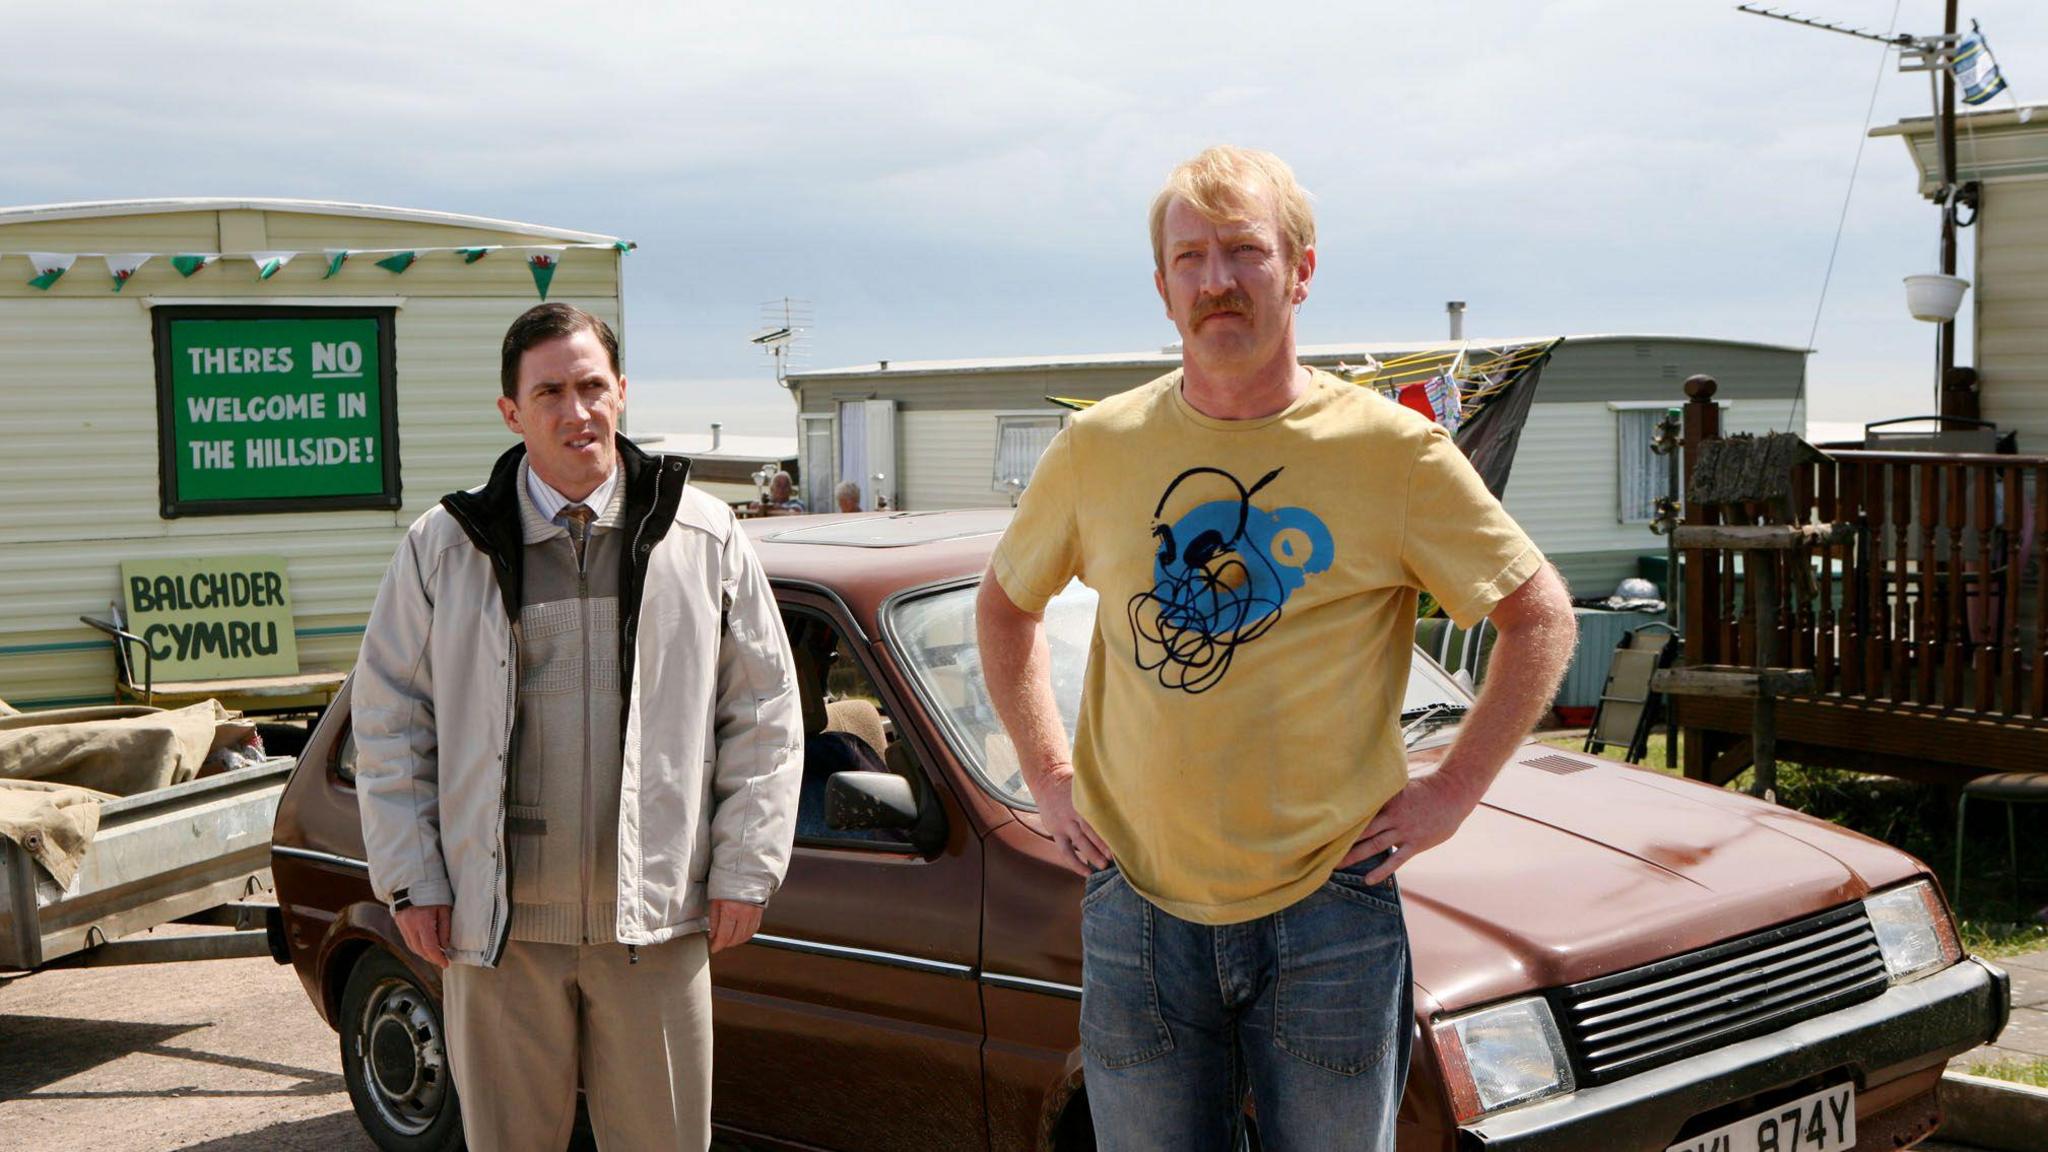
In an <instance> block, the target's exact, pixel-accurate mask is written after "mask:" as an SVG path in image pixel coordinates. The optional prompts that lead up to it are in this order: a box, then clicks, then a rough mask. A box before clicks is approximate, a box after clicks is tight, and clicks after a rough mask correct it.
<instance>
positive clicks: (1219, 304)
mask: <svg viewBox="0 0 2048 1152" xmlns="http://www.w3.org/2000/svg"><path fill="white" fill-rule="evenodd" d="M1218 312H1235V313H1237V314H1239V315H1241V316H1243V317H1244V318H1246V319H1247V320H1249V319H1250V318H1251V315H1252V298H1251V297H1249V296H1247V295H1245V294H1244V293H1243V292H1239V291H1230V292H1226V293H1224V294H1223V295H1221V296H1209V297H1205V298H1203V299H1200V300H1197V301H1195V312H1194V315H1193V316H1192V317H1191V318H1190V319H1189V321H1188V327H1190V328H1198V327H1200V326H1201V323H1202V321H1204V320H1207V319H1208V318H1209V317H1211V316H1214V315H1215V314H1216V313H1218Z"/></svg>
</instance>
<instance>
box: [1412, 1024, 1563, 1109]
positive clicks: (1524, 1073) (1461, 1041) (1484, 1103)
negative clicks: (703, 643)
mask: <svg viewBox="0 0 2048 1152" xmlns="http://www.w3.org/2000/svg"><path fill="white" fill-rule="evenodd" d="M1435 1032H1436V1045H1437V1052H1438V1054H1439V1055H1440V1056H1441V1057H1442V1058H1443V1066H1444V1076H1445V1080H1446V1083H1447V1087H1448V1088H1449V1089H1450V1094H1451V1108H1452V1111H1454V1112H1455V1113H1457V1117H1458V1123H1460V1124H1463V1123H1465V1122H1467V1121H1470V1120H1475V1119H1477V1118H1479V1117H1481V1116H1484V1115H1486V1114H1487V1113H1489V1112H1497V1111H1499V1110H1500V1109H1502V1108H1506V1107H1507V1106H1509V1105H1510V1104H1523V1103H1527V1102H1528V1101H1531V1100H1541V1099H1543V1098H1545V1097H1547V1096H1561V1095H1563V1094H1564V1093H1567V1092H1570V1091H1571V1090H1572V1067H1571V1062H1570V1061H1569V1060H1568V1059H1566V1057H1565V1052H1564V1040H1563V1038H1562V1037H1560V1036H1559V1035H1558V1032H1557V1021H1556V1020H1554V1019H1553V1018H1552V1017H1551V1015H1550V1005H1549V1004H1547V1003H1545V1002H1544V1001H1543V1000H1542V999H1541V998H1540V997H1534V996H1532V997H1529V998H1527V999H1524V1000H1510V1001H1508V1002H1507V1003H1505V1004H1496V1005H1494V1006H1493V1007H1491V1008H1481V1009H1480V1010H1478V1011H1477V1012H1467V1013H1465V1014H1464V1015H1463V1016H1454V1017H1451V1018H1450V1019H1447V1020H1440V1021H1438V1022H1437V1024H1436V1028H1435Z"/></svg>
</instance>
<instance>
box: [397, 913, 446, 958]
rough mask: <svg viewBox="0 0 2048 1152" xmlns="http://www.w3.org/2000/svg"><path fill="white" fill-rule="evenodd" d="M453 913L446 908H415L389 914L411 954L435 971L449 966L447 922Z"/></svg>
mask: <svg viewBox="0 0 2048 1152" xmlns="http://www.w3.org/2000/svg"><path fill="white" fill-rule="evenodd" d="M453 911H454V909H452V908H450V907H449V906H448V905H446V904H415V905H414V906H412V907H411V908H401V909H400V910H398V911H397V912H394V913H392V914H391V918H392V919H393V920H396V921H398V933H399V935H401V936H404V937H405V946H406V947H407V948H410V949H412V954H413V955H415V956H417V957H419V958H420V959H422V960H425V961H426V962H427V963H429V964H432V965H433V966H434V967H436V968H446V967H447V966H448V918H449V916H450V915H451V914H452V913H453Z"/></svg>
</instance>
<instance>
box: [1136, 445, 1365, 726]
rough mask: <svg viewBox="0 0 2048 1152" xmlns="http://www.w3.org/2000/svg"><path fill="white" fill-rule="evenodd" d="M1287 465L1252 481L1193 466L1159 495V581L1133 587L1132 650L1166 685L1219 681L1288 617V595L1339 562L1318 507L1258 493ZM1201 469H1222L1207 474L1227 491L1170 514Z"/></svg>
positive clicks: (1192, 689) (1191, 687) (1202, 688)
mask: <svg viewBox="0 0 2048 1152" xmlns="http://www.w3.org/2000/svg"><path fill="white" fill-rule="evenodd" d="M1280 472H1281V469H1279V468H1275V469H1273V470H1272V471H1271V472H1268V473H1266V474H1265V475H1264V476H1262V477H1260V479H1259V482H1258V483H1256V484H1253V485H1252V486H1251V487H1249V488H1247V487H1245V486H1244V484H1243V483H1242V482H1241V481H1239V480H1238V479H1237V477H1235V476H1232V475H1231V474H1230V473H1228V472H1225V471H1223V470H1222V469H1220V468H1190V469H1188V470H1187V471H1186V472H1183V473H1181V474H1180V475H1179V476H1177V477H1175V478H1174V481H1173V483H1171V484H1169V485H1167V486H1166V491H1165V492H1164V493H1163V494H1162V495H1161V496H1160V497H1159V505H1158V507H1157V508H1155V509H1153V513H1152V519H1153V524H1152V536H1153V539H1154V540H1155V541H1156V542H1157V544H1158V552H1157V554H1156V555H1155V557H1154V559H1153V564H1152V580H1153V583H1152V587H1151V588H1150V589H1149V590H1147V591H1144V592H1140V593H1138V594H1137V595H1136V596H1133V597H1131V601H1130V605H1129V612H1130V621H1131V634H1132V637H1133V641H1134V646H1135V648H1136V651H1135V652H1134V653H1133V658H1134V659H1135V660H1136V661H1137V664H1138V667H1140V668H1143V669H1145V670H1147V671H1156V672H1157V673H1158V674H1159V682H1160V683H1161V684H1162V685H1164V686H1166V687H1168V688H1178V689H1180V690H1182V691H1184V692H1189V693H1196V692H1206V691H1208V690H1209V689H1210V688H1213V687H1215V686H1216V684H1217V683H1218V682H1219V681H1221V680H1222V679H1223V675H1224V673H1226V672H1228V671H1230V662H1231V659H1232V657H1233V656H1235V655H1236V652H1237V649H1238V648H1239V647H1240V646H1241V645H1244V644H1249V643H1250V642H1252V641H1253V640H1256V639H1258V638H1259V637H1261V636H1263V635H1265V634H1266V632H1267V631H1268V630H1270V629H1271V628H1272V627H1273V625H1275V624H1277V623H1279V621H1280V614H1281V609H1282V607H1283V606H1284V605H1285V604H1286V603H1287V599H1288V597H1290V596H1292V595H1293V594H1294V592H1295V591H1296V590H1297V589H1299V588H1301V587H1302V585H1304V584H1306V583H1307V582H1308V578H1309V577H1310V576H1312V575H1314V574H1315V573H1318V572H1322V571H1326V570H1327V569H1328V568H1329V567H1330V561H1331V559H1332V558H1333V553H1334V552H1335V544H1334V543H1333V542H1332V540H1331V538H1330V530H1329V529H1328V528H1327V527H1325V526H1324V524H1323V522H1322V520H1320V519H1318V518H1317V517H1316V515H1315V514H1314V513H1313V512H1310V511H1309V510H1308V509H1306V508H1276V509H1271V510H1268V509H1265V508H1260V507H1258V506H1257V505H1254V504H1253V503H1252V497H1253V496H1254V495H1255V494H1256V493H1257V492H1258V491H1259V489H1261V488H1264V487H1265V486H1266V485H1267V484H1270V483H1272V481H1273V479H1274V478H1275V477H1277V476H1279V475H1280ZM1198 477H1215V478H1217V479H1216V480H1212V481H1208V483H1209V484H1213V485H1216V486H1219V487H1222V488H1224V490H1225V491H1224V496H1225V498H1224V499H1218V500H1209V501H1205V502H1203V503H1201V504H1197V505H1195V506H1194V507H1193V508H1190V509H1188V510H1187V511H1186V512H1183V513H1181V515H1180V517H1179V518H1178V519H1176V520H1174V521H1173V522H1172V523H1171V524H1169V523H1166V522H1165V521H1164V520H1163V519H1162V517H1163V516H1164V514H1165V511H1166V505H1167V502H1168V501H1169V500H1171V499H1172V497H1173V494H1174V492H1175V490H1176V489H1179V488H1180V487H1181V486H1182V484H1184V483H1187V482H1189V481H1191V480H1195V479H1196V478H1198Z"/></svg>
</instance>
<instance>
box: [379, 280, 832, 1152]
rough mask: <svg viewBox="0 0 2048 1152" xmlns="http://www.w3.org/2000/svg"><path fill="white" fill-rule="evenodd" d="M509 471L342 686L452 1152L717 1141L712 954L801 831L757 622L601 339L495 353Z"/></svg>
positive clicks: (468, 503) (472, 496)
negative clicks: (459, 1141)
mask: <svg viewBox="0 0 2048 1152" xmlns="http://www.w3.org/2000/svg"><path fill="white" fill-rule="evenodd" d="M501 367H502V371H501V382H502V386H503V397H502V398H501V399H500V400H499V401H498V408H499V411H500V414H501V415H502V416H503V418H504V421H505V424H506V426H507V427H508V428H510V429H511V430H512V431H513V432H515V433H517V434H518V435H519V437H520V439H521V443H520V444H519V445H517V446H515V447H513V448H512V449H511V450H509V451H507V452H506V453H505V454H504V455H503V456H502V457H501V458H500V459H499V460H498V463H497V466H496V467H495V468H494V469H493V470H492V474H491V478H490V480H489V482H487V483H486V484H484V485H483V486H482V487H480V488H476V489H472V490H470V491H467V492H457V493H453V494H451V495H449V496H448V497H446V498H444V499H443V500H442V501H441V503H440V504H439V505H438V506H436V507H435V508H433V509H432V510H430V511H429V512H427V513H426V514H425V515H424V516H421V517H420V518H419V520H418V521H417V522H415V523H414V524H413V526H412V529H411V530H410V531H409V532H408V533H407V534H406V537H405V542H404V543H403V544H402V545H401V546H400V547H399V550H398V554H397V556H396V557H395V558H394V559H393V560H392V563H391V568H390V570H389V571H388V572H387V573H386V574H385V577H384V583H383V586H382V587H381V588H380V589H379V591H378V594H377V602H376V606H375V607H374V608H373V609H372V610H371V614H370V623H369V628H368V632H367V634H366V636H365V638H364V643H363V653H362V658H361V661H360V663H359V664H358V665H357V669H356V677H355V684H354V688H353V692H354V705H353V707H354V713H353V715H354V723H355V735H356V743H357V747H358V748H359V749H360V752H359V755H360V762H359V768H358V773H357V795H358V798H359V804H360V808H361V812H362V819H363V837H364V844H365V848H366V850H367V854H368V857H369V861H370V876H371V881H372V884H373V885H374V886H375V888H376V890H377V893H378V895H379V896H380V897H381V898H383V899H384V900H386V901H388V902H389V903H390V905H391V907H392V909H393V914H394V918H395V919H396V921H397V923H398V926H399V930H400V931H401V933H403V935H404V936H405V940H406V944H407V946H408V947H410V948H411V949H412V950H413V951H414V952H416V953H418V954H419V955H420V956H421V957H422V958H424V959H425V960H427V961H428V962H429V963H432V964H434V965H436V966H437V967H441V968H443V969H444V975H443V983H444V991H445V1001H446V1010H447V1018H448V1032H449V1043H450V1050H451V1051H450V1055H451V1057H452V1063H453V1068H454V1073H455V1082H456V1087H457V1090H458V1092H459V1096H460V1099H461V1103H462V1120H463V1126H464V1129H465V1131H466V1134H467V1137H468V1140H469V1146H470V1147H471V1148H475V1149H479V1150H480V1152H495V1150H498V1149H534V1150H535V1152H540V1150H546V1152H556V1150H558V1149H560V1148H561V1147H562V1146H563V1144H564V1143H565V1142H566V1140H567V1138H568V1134H569V1129H570V1126H571V1125H572V1123H573V1122H574V1118H575V1111H576V1089H577V1086H578V1083H579V1080H580V1082H581V1085H582V1087H583V1089H584V1090H585V1092H586V1095H587V1097H588V1101H589V1105H590V1114H591V1121H592V1125H593V1127H594V1128H595V1129H596V1134H597V1137H598V1142H599V1144H600V1145H601V1146H603V1147H605V1148H607V1149H633V1150H639V1149H657V1148H664V1149H665V1148H689V1149H702V1148H705V1147H707V1146H708V1144H709V1143H710V1123H711V995H710V977H709V971H708V963H709V955H710V954H711V953H714V952H717V951H720V950H722V949H724V948H729V947H732V946H734V945H737V944H741V943H744V942H745V941H746V940H747V939H748V938H749V937H751V936H752V935H753V934H754V932H755V931H756V929H758V927H759V926H760V923H761V910H762V907H763V905H764V904H765V903H766V902H767V900H768V898H769V897H770V896H771V895H772V894H773V893H774V891H775V889H776V887H777V886H778V885H779V884H780V883H781V881H782V876H783V873H784V871H785V869H786V868H787V867H788V863H789V855H790V845H791V841H792V838H793V836H794V833H795V819H796V806H797V789H798V784H799V781H800V779H801V775H802V761H803V755H802V740H803V736H802V732H803V724H802V719H801V715H800V710H799V708H798V704H797V696H796V692H795V677H794V675H793V672H792V664H791V660H790V653H789V645H788V642H787V641H786V640H785V639H784V637H783V633H782V628H781V623H780V620H779V618H778V616H777V613H776V609H775V600H774V596H773V594H772V593H771V592H770V591H769V588H768V583H767V580H766V578H765V577H764V576H763V575H762V572H761V568H760V565H759V563H758V561H757V560H756V559H755V556H754V552H753V549H752V547H751V546H750V545H749V544H748V543H747V539H746V537H745V535H743V534H742V533H741V532H740V531H739V530H738V527H737V524H736V522H735V520H734V518H733V516H732V513H731V511H730V510H729V509H727V508H726V507H725V505H723V504H722V503H720V502H719V501H717V500H715V499H712V498H711V497H709V496H706V495H705V494H703V493H702V492H699V491H697V490H695V489H689V488H686V487H685V486H684V480H685V479H686V477H687V475H688V471H689V468H688V461H686V460H683V459H681V458H679V457H657V456H648V455H646V454H644V453H642V452H641V451H640V450H639V449H637V448H635V447H634V446H633V445H632V444H631V443H630V442H628V441H627V440H626V439H625V438H624V437H623V436H620V435H619V434H618V431H617V425H618V419H619V415H620V413H621V412H622V411H623V409H624V406H625V395H626V381H625V378H624V377H623V376H621V375H620V374H619V365H618V341H617V339H616V337H615V336H614V335H613V334H612V331H611V329H610V328H609V327H608V326H607V325H606V324H605V323H604V322H603V321H602V320H599V319H598V318H596V317H595V316H592V315H590V314H589V313H587V312H584V311H582V310H581V309H577V308H573V307H570V306H568V305H564V304H543V305H541V306H539V307H536V308H533V309H531V310H529V311H528V312H527V313H526V314H524V315H523V316H521V317H520V318H519V319H518V320H517V321H515V322H514V323H513V325H512V327H511V329H510V330H509V331H508V332H507V333H506V336H505V343H504V348H503V355H502V366H501Z"/></svg>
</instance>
